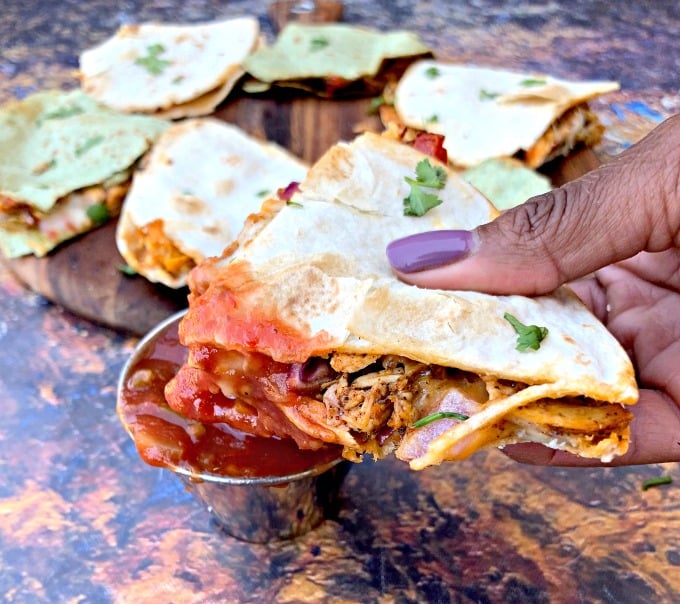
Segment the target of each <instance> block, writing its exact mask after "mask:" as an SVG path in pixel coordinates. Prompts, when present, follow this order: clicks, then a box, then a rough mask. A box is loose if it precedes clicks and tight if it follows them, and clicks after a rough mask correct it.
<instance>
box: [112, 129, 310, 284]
mask: <svg viewBox="0 0 680 604" xmlns="http://www.w3.org/2000/svg"><path fill="white" fill-rule="evenodd" d="M307 168H308V166H307V165H306V164H305V163H304V162H303V161H302V160H300V159H298V158H297V157H295V156H294V155H292V154H291V153H289V152H288V151H286V150H285V149H283V148H281V147H279V146H277V145H275V144H273V143H270V142H265V141H262V140H259V139H256V138H254V137H252V136H249V135H248V134H246V133H245V132H244V131H243V130H241V129H240V128H238V127H236V126H233V125H231V124H227V123H225V122H222V121H218V120H215V119H212V118H195V119H189V120H184V121H182V122H178V123H175V124H173V125H172V126H171V127H170V128H168V130H167V131H166V132H165V133H164V134H163V135H162V136H161V137H160V138H159V140H158V141H157V142H156V144H155V145H154V148H153V149H152V151H151V152H150V153H149V155H148V157H147V158H146V160H145V162H144V166H143V167H142V168H140V169H139V170H138V171H137V172H135V174H134V177H133V182H132V186H131V188H130V191H129V193H128V195H127V197H126V199H125V203H124V204H123V209H122V211H121V216H120V219H119V221H118V228H117V230H116V244H117V246H118V250H119V252H120V254H121V255H122V256H123V258H124V259H125V261H126V262H127V263H128V264H129V265H130V266H131V267H132V268H133V269H135V271H136V272H138V273H139V274H141V275H143V276H144V277H146V278H147V279H149V280H150V281H155V282H160V283H163V284H165V285H167V286H169V287H173V288H176V287H181V286H184V285H185V284H186V277H187V274H188V273H189V271H190V270H191V269H192V268H193V267H194V266H195V265H196V264H198V263H199V262H201V261H202V260H204V259H205V258H207V257H208V256H219V255H220V254H221V253H222V251H223V250H224V248H225V247H227V246H228V245H229V244H230V243H231V242H232V241H233V240H234V239H235V238H236V235H238V233H239V231H240V230H241V228H243V224H244V222H245V220H246V218H247V217H248V215H249V214H251V213H253V212H256V211H257V210H259V208H260V206H261V205H262V202H263V201H264V199H265V198H266V197H267V196H270V195H272V194H275V193H276V192H277V190H278V189H279V188H285V187H286V186H287V185H289V184H290V183H291V182H296V181H300V180H302V178H303V177H304V176H305V174H306V173H307Z"/></svg>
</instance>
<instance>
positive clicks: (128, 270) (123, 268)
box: [116, 263, 137, 277]
mask: <svg viewBox="0 0 680 604" xmlns="http://www.w3.org/2000/svg"><path fill="white" fill-rule="evenodd" d="M116 268H117V269H118V270H119V271H120V272H121V273H123V274H124V275H126V276H128V277H134V276H135V275H136V274H137V271H136V270H135V269H134V268H132V267H131V266H130V265H129V264H122V263H121V264H119V265H118V266H117V267H116Z"/></svg>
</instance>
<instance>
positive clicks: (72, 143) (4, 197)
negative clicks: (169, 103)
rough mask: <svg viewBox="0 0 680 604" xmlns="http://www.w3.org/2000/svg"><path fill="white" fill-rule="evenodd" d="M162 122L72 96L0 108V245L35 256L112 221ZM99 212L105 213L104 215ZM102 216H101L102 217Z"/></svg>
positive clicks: (54, 94)
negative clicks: (97, 208)
mask: <svg viewBox="0 0 680 604" xmlns="http://www.w3.org/2000/svg"><path fill="white" fill-rule="evenodd" d="M168 125H169V123H168V122H166V121H164V120H160V119H155V118H151V117H146V116H137V115H123V114H119V113H117V112H114V111H112V110H110V109H109V108H108V107H106V106H104V105H102V104H100V103H97V102H96V101H94V100H93V99H92V98H90V97H89V96H87V95H86V94H84V93H83V92H82V91H80V90H74V91H70V92H60V91H47V92H40V93H36V94H34V95H31V96H29V97H26V98H25V99H23V100H20V101H13V102H10V103H8V104H7V105H6V106H4V107H3V108H2V110H0V139H2V140H3V144H2V145H1V146H0V247H1V248H2V251H3V253H4V254H5V255H6V256H7V257H10V258H13V257H17V256H22V255H25V254H35V255H37V256H43V255H45V254H46V253H48V252H49V251H50V250H52V249H53V248H54V247H55V246H56V245H58V244H59V243H61V242H62V241H65V240H67V239H70V238H71V237H74V236H76V235H78V234H80V233H83V232H85V231H87V230H89V229H91V228H93V227H94V226H97V224H99V223H100V221H101V219H102V216H101V213H100V216H99V218H98V219H97V217H95V220H93V218H92V217H91V216H89V215H88V210H89V208H91V207H92V206H94V205H105V206H106V207H107V213H108V216H109V217H111V216H115V215H116V214H117V212H118V210H119V209H120V205H121V203H122V199H123V197H124V195H125V192H126V191H127V182H128V181H129V179H130V176H131V173H132V168H133V166H134V165H135V163H136V162H137V160H138V159H139V158H140V157H141V156H142V155H143V154H144V153H145V152H146V151H147V150H148V149H149V147H150V146H151V145H152V144H153V142H154V141H155V140H156V138H157V137H158V136H159V135H160V134H161V133H162V132H163V130H165V128H167V126H168ZM105 214H106V213H105ZM104 217H105V216H104Z"/></svg>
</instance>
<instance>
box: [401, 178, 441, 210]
mask: <svg viewBox="0 0 680 604" xmlns="http://www.w3.org/2000/svg"><path fill="white" fill-rule="evenodd" d="M441 203H442V200H441V199H439V197H437V196H436V195H434V194H433V193H426V192H425V191H423V190H422V189H421V188H420V187H418V186H413V185H411V192H410V193H409V196H408V197H405V198H404V216H423V215H424V214H425V213H426V212H427V211H428V210H431V209H432V208H436V207H437V206H438V205H439V204H441Z"/></svg>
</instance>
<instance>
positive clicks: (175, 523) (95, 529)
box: [0, 0, 680, 604]
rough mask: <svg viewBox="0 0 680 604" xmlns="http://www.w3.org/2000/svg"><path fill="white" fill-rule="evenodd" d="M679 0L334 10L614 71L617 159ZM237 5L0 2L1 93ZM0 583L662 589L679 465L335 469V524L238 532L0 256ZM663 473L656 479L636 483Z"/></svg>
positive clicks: (677, 522) (349, 596)
mask: <svg viewBox="0 0 680 604" xmlns="http://www.w3.org/2000/svg"><path fill="white" fill-rule="evenodd" d="M679 6H680V5H679V3H678V2H677V1H659V2H653V1H647V2H635V3H628V2H604V1H586V0H577V1H572V2H558V1H552V2H538V1H536V2H521V1H511V2H497V1H495V0H475V1H469V2H455V3H454V2H444V1H434V0H433V1H424V0H420V1H418V2H415V1H414V2H406V1H405V0H398V1H396V2H391V1H389V0H374V1H371V2H356V1H355V2H346V8H345V20H346V21H348V22H352V23H365V24H370V25H374V26H378V27H381V28H391V27H403V28H408V29H415V30H418V31H419V32H420V33H421V35H422V36H423V38H424V39H425V40H426V41H427V42H429V43H430V44H431V45H432V46H433V47H435V48H436V49H437V50H438V54H439V55H440V56H442V57H448V58H452V59H454V60H464V61H468V62H475V63H478V64H488V65H497V66H505V67H521V68H530V69H536V70H540V71H547V72H550V73H553V74H554V75H559V76H564V77H572V78H575V79H578V78H612V79H617V80H619V81H620V82H621V84H622V90H621V92H619V93H616V94H613V95H608V96H607V98H606V99H604V100H602V101H601V102H598V104H597V105H596V109H597V110H598V112H599V113H600V115H601V116H602V119H603V120H604V121H605V122H606V123H607V125H608V133H607V138H606V139H605V141H604V142H603V144H602V145H601V147H600V148H599V149H598V153H600V154H601V156H602V158H603V159H605V160H606V159H607V157H609V156H611V155H614V154H616V153H618V152H620V151H621V150H622V149H623V148H625V147H626V146H628V145H629V144H631V143H632V142H634V141H635V140H637V139H638V138H639V137H640V136H642V135H643V134H644V133H645V132H646V131H648V130H649V129H650V128H651V127H653V126H654V124H656V123H658V121H660V120H661V119H663V117H665V116H666V115H668V114H670V113H673V112H675V111H677V109H678V107H680V98H679V90H678V85H679V81H678V80H679V78H678V74H679V73H680V65H679V61H680V40H679V39H678V35H677V32H678V31H680V16H679ZM266 7H267V3H266V2H262V1H256V0H244V1H238V2H226V1H221V2H219V1H215V0H203V1H198V0H190V1H188V2H180V1H179V0H151V1H148V2H144V1H142V0H136V1H133V0H129V1H126V2H110V1H108V0H107V1H103V0H91V1H85V2H83V1H82V0H81V1H75V0H67V1H64V2H48V1H40V0H26V1H24V2H18V1H15V0H11V1H10V2H7V1H5V2H3V5H2V14H1V16H0V50H1V54H0V101H5V100H8V99H11V98H15V97H22V96H24V95H26V94H28V93H30V92H32V91H35V90H38V89H44V88H50V87H63V88H69V87H73V86H75V85H76V84H75V80H74V79H73V73H72V72H73V70H74V69H75V68H76V67H77V57H78V53H79V52H80V51H81V50H82V49H84V48H86V47H88V46H91V45H92V44H95V43H97V42H99V41H101V40H103V39H105V38H106V37H108V36H109V35H111V34H112V33H113V31H114V30H115V29H116V28H117V27H118V26H119V25H121V24H122V23H129V22H135V21H137V22H140V21H149V20H162V21H168V22H170V21H175V22H196V21H202V20H208V19H215V18H220V17H226V16H230V15H240V14H246V13H248V14H253V13H255V14H258V15H260V17H261V19H260V21H261V24H262V27H263V30H264V31H265V33H267V35H269V36H271V35H272V28H271V25H270V23H269V21H268V19H267V16H266V14H267V13H266ZM0 308H1V309H2V310H1V311H0V347H1V350H2V354H0V594H1V595H2V601H4V602H14V603H19V602H21V603H23V602H26V603H50V604H52V603H55V602H69V603H80V602H96V603H99V602H102V603H106V602H121V603H123V602H125V603H127V602H130V603H137V602H154V603H156V602H160V603H163V602H168V603H170V602H173V603H178V604H179V603H185V602H187V603H194V602H195V603H199V602H201V603H203V602H215V603H217V602H227V603H230V602H234V603H236V602H277V603H298V602H309V603H312V602H313V603H316V602H328V603H345V602H369V603H372V602H375V603H387V602H395V603H407V602H437V603H439V602H441V603H445V602H541V603H542V602H617V603H618V602H677V601H680V569H679V568H678V567H680V545H678V538H677V533H678V530H679V529H680V496H679V495H678V488H680V487H679V486H678V485H680V470H679V469H678V467H677V465H676V464H665V465H656V466H647V467H631V468H617V469H592V470H591V469H589V470H585V469H547V468H534V467H527V466H521V465H518V464H516V463H514V462H512V461H510V460H508V459H507V458H505V457H504V456H503V455H502V454H501V453H499V452H496V451H491V452H486V453H481V454H478V455H476V456H475V457H473V458H472V459H471V460H469V461H466V462H463V463H460V464H456V465H445V466H441V467H438V468H434V469H431V470H427V471H425V472H422V473H418V474H415V473H411V472H409V471H408V470H407V469H406V468H405V467H404V466H403V465H400V464H399V463H397V462H392V461H385V462H381V463H379V464H375V463H373V462H367V463H364V464H362V465H356V466H353V467H352V469H351V471H350V473H349V475H348V477H347V479H346V482H345V483H344V486H343V488H342V492H341V506H340V510H339V513H338V515H337V517H336V518H334V519H331V520H327V521H326V522H324V523H323V524H322V525H321V526H320V527H319V528H318V529H316V530H315V531H313V532H312V533H310V534H308V535H306V536H305V537H303V538H300V539H298V540H296V541H293V542H288V543H283V544H271V545H249V544H245V543H241V542H238V541H236V540H234V539H232V538H230V537H227V536H226V535H224V534H222V533H221V532H220V530H219V529H218V528H217V527H216V526H215V525H214V524H212V522H211V520H210V518H209V516H208V515H207V513H206V512H205V511H204V510H203V509H202V508H201V507H200V506H199V505H198V504H197V503H196V502H195V501H194V499H193V498H192V496H191V495H190V494H188V493H186V492H185V491H184V489H183V487H182V485H181V484H180V482H179V481H177V480H176V479H175V478H174V477H173V476H171V475H168V474H167V473H165V472H163V471H161V470H156V469H153V468H150V467H147V466H145V465H144V464H142V463H141V462H140V461H139V459H138V457H137V454H136V452H135V450H134V446H133V445H132V443H131V442H130V440H129V439H128V438H127V436H126V435H125V433H124V432H123V430H122V428H121V426H120V424H119V423H118V420H117V418H116V416H115V408H114V407H115V385H116V379H117V376H118V372H119V371H120V369H121V367H122V365H123V363H124V362H125V360H126V358H127V356H128V355H129V353H130V352H131V350H132V348H133V346H134V344H135V342H136V340H135V339H133V338H128V337H125V336H123V335H121V334H118V333H115V332H113V331H110V330H107V329H104V328H101V327H97V326H94V325H93V324H91V323H89V322H87V321H86V320H84V319H80V318H78V317H74V316H72V315H70V314H68V313H66V312H65V311H63V310H62V309H60V308H58V307H56V306H54V305H52V304H50V303H49V302H47V301H45V300H44V299H42V298H41V297H39V296H37V295H35V294H33V293H31V292H28V291H26V290H25V289H24V288H22V286H21V285H19V283H18V282H17V281H16V280H15V278H14V277H13V276H12V275H11V274H10V273H9V272H8V271H7V270H6V269H4V268H1V267H0ZM661 474H670V475H672V476H673V477H674V479H675V483H674V484H673V485H670V486H667V487H660V488H656V489H650V490H648V491H642V489H641V484H642V482H643V481H644V480H645V479H647V478H651V477H654V476H658V475H661Z"/></svg>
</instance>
